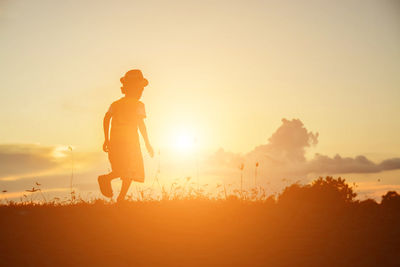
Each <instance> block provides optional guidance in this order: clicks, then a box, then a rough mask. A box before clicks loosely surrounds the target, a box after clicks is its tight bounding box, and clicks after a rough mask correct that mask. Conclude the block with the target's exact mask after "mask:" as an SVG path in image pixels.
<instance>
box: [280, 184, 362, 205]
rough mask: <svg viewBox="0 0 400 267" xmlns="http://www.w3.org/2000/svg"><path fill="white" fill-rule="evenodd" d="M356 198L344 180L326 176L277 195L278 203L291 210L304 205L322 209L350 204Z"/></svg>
mask: <svg viewBox="0 0 400 267" xmlns="http://www.w3.org/2000/svg"><path fill="white" fill-rule="evenodd" d="M356 196H357V194H356V193H355V192H354V191H353V189H352V187H350V186H349V185H348V184H347V183H346V180H345V179H342V178H340V177H339V178H337V179H335V178H333V177H331V176H327V177H326V178H322V177H319V178H318V179H317V180H315V181H313V182H312V183H311V184H308V185H300V184H293V185H291V186H288V187H286V188H285V189H284V190H283V192H282V193H281V194H280V195H279V197H278V203H279V204H282V205H284V206H290V207H293V208H298V207H299V206H304V205H306V206H313V207H318V206H320V207H321V208H323V207H326V205H330V206H337V205H343V204H345V203H351V202H353V201H354V198H355V197H356Z"/></svg>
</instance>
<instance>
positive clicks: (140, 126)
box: [138, 119, 154, 157]
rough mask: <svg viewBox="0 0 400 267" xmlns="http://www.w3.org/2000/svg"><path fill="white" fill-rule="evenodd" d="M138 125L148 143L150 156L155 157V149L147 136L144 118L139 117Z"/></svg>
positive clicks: (145, 141)
mask: <svg viewBox="0 0 400 267" xmlns="http://www.w3.org/2000/svg"><path fill="white" fill-rule="evenodd" d="M138 127H139V130H140V132H141V134H142V136H143V140H144V143H145V144H146V148H147V152H149V155H150V157H153V156H154V151H153V148H152V146H151V145H150V141H149V137H148V136H147V129H146V125H145V124H144V120H143V119H139V123H138Z"/></svg>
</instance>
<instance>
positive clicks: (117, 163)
mask: <svg viewBox="0 0 400 267" xmlns="http://www.w3.org/2000/svg"><path fill="white" fill-rule="evenodd" d="M121 83H122V87H121V92H122V93H123V94H125V96H124V97H122V98H121V99H119V100H117V101H115V102H113V103H112V104H111V106H110V108H109V109H108V111H107V113H106V114H105V116H104V122H103V127H104V138H105V141H104V144H103V150H104V151H105V152H108V159H109V160H110V163H111V169H112V171H111V172H110V173H109V174H106V175H100V176H99V178H98V182H99V186H100V191H101V193H102V194H103V195H104V196H106V197H112V196H113V192H112V188H111V180H112V179H115V178H118V177H120V178H121V180H122V187H121V192H120V194H119V196H118V199H117V201H122V200H124V199H125V195H126V193H127V192H128V189H129V186H130V184H131V182H132V180H133V181H136V182H142V183H143V182H144V167H143V158H142V153H141V150H140V144H139V134H138V128H139V130H140V132H141V134H142V136H143V139H144V142H145V144H146V148H147V151H148V152H149V154H150V156H151V157H153V154H154V152H153V148H152V147H151V145H150V142H149V138H148V136H147V130H146V125H145V124H144V120H143V119H144V118H146V112H145V108H144V104H143V103H142V102H140V101H139V99H140V97H141V96H142V93H143V89H144V87H145V86H147V85H148V83H149V82H148V81H147V80H146V79H145V78H143V74H142V72H141V71H140V70H130V71H128V72H127V73H126V74H125V76H124V77H122V78H121ZM111 119H112V122H111V132H110V138H109V135H108V134H109V127H110V120H111Z"/></svg>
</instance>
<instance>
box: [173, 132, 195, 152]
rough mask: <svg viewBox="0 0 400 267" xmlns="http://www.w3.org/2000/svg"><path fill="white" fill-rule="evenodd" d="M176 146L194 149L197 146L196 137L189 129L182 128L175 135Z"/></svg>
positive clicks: (182, 149) (187, 149) (174, 143)
mask: <svg viewBox="0 0 400 267" xmlns="http://www.w3.org/2000/svg"><path fill="white" fill-rule="evenodd" d="M173 145H174V148H175V149H177V150H180V151H186V152H188V151H193V150H194V149H195V146H196V138H195V136H194V134H192V133H191V132H190V131H188V130H180V131H179V132H177V133H176V134H175V135H174V142H173Z"/></svg>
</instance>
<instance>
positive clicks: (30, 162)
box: [0, 144, 58, 177]
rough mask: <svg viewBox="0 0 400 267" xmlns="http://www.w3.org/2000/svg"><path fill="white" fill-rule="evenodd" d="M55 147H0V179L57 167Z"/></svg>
mask: <svg viewBox="0 0 400 267" xmlns="http://www.w3.org/2000/svg"><path fill="white" fill-rule="evenodd" d="M54 152H55V147H45V146H40V145H33V144H7V145H4V144H3V145H0V177H6V176H14V175H21V174H27V173H36V172H40V171H44V170H49V169H52V168H55V167H57V166H58V162H57V161H56V160H55V158H54V156H53V153H54Z"/></svg>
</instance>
